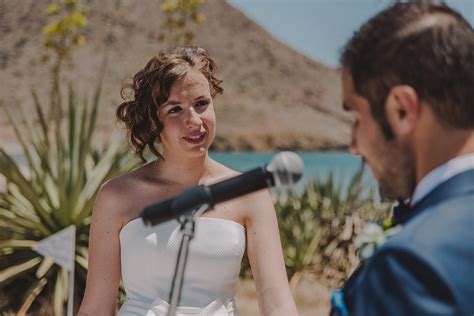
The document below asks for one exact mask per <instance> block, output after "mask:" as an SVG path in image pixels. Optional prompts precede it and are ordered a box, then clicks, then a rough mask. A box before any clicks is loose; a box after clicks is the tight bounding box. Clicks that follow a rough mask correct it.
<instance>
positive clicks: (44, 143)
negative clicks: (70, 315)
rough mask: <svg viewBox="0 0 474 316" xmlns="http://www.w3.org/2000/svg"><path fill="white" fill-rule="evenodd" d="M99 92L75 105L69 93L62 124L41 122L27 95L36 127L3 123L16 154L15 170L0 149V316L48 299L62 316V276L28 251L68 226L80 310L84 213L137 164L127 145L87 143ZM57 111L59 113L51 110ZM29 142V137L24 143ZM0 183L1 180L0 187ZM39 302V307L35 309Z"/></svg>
mask: <svg viewBox="0 0 474 316" xmlns="http://www.w3.org/2000/svg"><path fill="white" fill-rule="evenodd" d="M100 90H101V85H100V84H99V85H97V89H96V91H95V94H94V96H93V98H92V104H90V101H88V98H87V97H84V98H83V99H81V100H78V98H77V97H76V94H75V93H74V91H73V89H72V88H71V87H70V88H69V97H68V102H67V106H66V107H67V111H66V116H65V118H64V119H62V118H61V117H60V115H58V113H59V111H54V113H56V115H55V116H54V117H53V118H52V121H47V120H46V118H45V115H44V113H43V110H42V108H43V107H42V106H41V104H40V102H39V100H38V98H37V96H36V94H35V93H34V92H33V100H34V104H35V109H36V119H34V120H31V119H30V118H29V117H27V116H26V115H24V114H23V113H22V120H23V121H24V123H23V124H20V123H17V121H16V120H14V119H13V118H12V117H11V116H10V115H9V114H8V113H6V115H7V116H8V118H9V123H10V125H11V126H12V128H13V129H14V131H15V134H16V137H17V140H18V142H19V144H21V146H22V151H23V156H24V158H25V162H24V163H23V165H21V164H19V163H18V162H17V161H15V160H14V159H13V157H12V156H11V155H9V154H8V153H6V152H5V150H4V149H3V148H0V180H3V182H4V184H5V185H4V187H3V188H1V189H0V191H1V192H0V284H1V287H0V297H3V298H4V299H5V298H6V302H5V301H4V302H3V305H4V306H3V307H2V306H0V308H1V309H2V310H3V311H5V310H18V311H20V313H19V314H21V313H25V312H26V311H28V310H31V309H32V308H30V307H31V306H32V305H34V308H36V312H35V314H38V313H39V312H38V308H39V307H40V305H44V302H47V301H48V300H51V299H52V303H50V305H53V306H54V314H55V315H63V314H64V313H63V308H64V303H65V300H66V296H67V290H66V287H67V273H66V271H65V270H63V269H62V268H60V267H59V266H57V265H56V264H53V262H52V261H51V260H49V259H46V258H43V257H42V256H41V255H39V254H37V253H36V252H34V251H33V250H31V247H32V246H33V245H34V244H35V243H36V242H37V241H39V240H42V239H44V238H46V237H48V236H50V235H52V234H54V233H56V232H58V231H60V230H62V229H63V228H66V227H68V226H69V225H76V253H75V264H76V267H75V271H76V272H75V281H76V282H75V283H76V286H75V287H76V296H77V298H76V299H75V300H74V301H75V303H76V304H78V303H79V302H80V299H78V298H79V297H82V292H83V289H84V285H85V278H86V270H87V256H88V255H87V254H88V252H87V246H88V235H89V224H90V219H91V211H92V207H93V203H94V199H95V196H96V193H97V191H98V189H99V187H100V185H101V184H102V183H103V182H104V181H105V180H106V179H108V178H111V177H113V176H115V175H117V174H118V173H121V172H125V171H128V170H130V169H131V168H133V167H134V166H135V165H136V164H137V160H136V159H134V158H133V157H131V156H129V155H128V149H127V147H128V146H126V142H124V141H123V140H121V138H119V137H111V138H110V139H109V141H108V142H107V144H103V145H102V146H100V145H97V141H94V137H93V136H94V131H95V127H96V118H97V111H98V105H99V99H100ZM58 106H61V105H58ZM25 135H28V137H25ZM1 177H3V178H4V179H1ZM38 301H39V302H43V304H38V303H35V302H38Z"/></svg>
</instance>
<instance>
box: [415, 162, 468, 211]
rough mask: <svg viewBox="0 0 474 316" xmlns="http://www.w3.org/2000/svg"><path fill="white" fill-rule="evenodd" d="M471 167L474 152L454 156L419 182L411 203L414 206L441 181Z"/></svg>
mask: <svg viewBox="0 0 474 316" xmlns="http://www.w3.org/2000/svg"><path fill="white" fill-rule="evenodd" d="M470 169H474V153H471V154H466V155H463V156H459V157H456V158H453V159H451V160H449V161H448V162H446V163H444V164H442V165H441V166H439V167H436V168H435V169H433V170H431V171H430V172H429V173H428V174H427V175H426V176H425V177H424V178H423V179H421V181H420V183H418V185H417V186H416V188H415V192H414V193H413V197H412V199H411V202H410V204H411V205H412V206H414V205H415V204H416V203H418V202H420V201H421V199H423V198H424V197H425V196H427V195H428V193H430V192H431V191H432V190H433V189H434V188H436V187H437V186H438V185H440V184H441V183H443V182H445V181H446V180H448V179H450V178H452V177H454V176H455V175H457V174H459V173H461V172H464V171H467V170H470Z"/></svg>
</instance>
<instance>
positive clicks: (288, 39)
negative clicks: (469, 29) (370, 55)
mask: <svg viewBox="0 0 474 316" xmlns="http://www.w3.org/2000/svg"><path fill="white" fill-rule="evenodd" d="M229 2H230V3H231V4H232V5H233V6H234V7H236V8H238V9H240V10H241V11H243V12H244V13H245V15H247V16H248V17H249V18H251V19H252V20H254V21H255V22H257V23H258V24H260V25H261V26H263V27H264V28H265V29H266V30H267V31H269V32H270V33H271V34H272V35H273V36H274V37H275V38H277V39H279V40H280V41H282V42H284V43H286V44H287V45H289V46H291V47H293V48H294V49H296V50H297V51H299V52H301V53H303V54H305V55H306V56H308V57H310V58H312V59H315V60H317V61H319V62H322V63H324V64H326V65H329V66H333V67H337V66H338V58H339V52H340V50H341V48H342V47H343V46H344V44H345V43H346V41H347V40H348V39H349V38H350V36H351V35H352V34H353V32H354V31H356V30H357V29H358V28H359V27H360V26H361V25H362V23H364V22H365V21H367V20H368V19H369V18H370V17H371V16H373V15H374V14H376V13H377V12H379V11H381V10H383V9H384V8H386V7H387V6H388V5H389V4H390V3H391V2H390V1H387V0H229ZM445 2H446V3H447V4H448V5H450V6H451V7H453V8H454V9H456V10H457V11H459V12H460V13H461V14H462V15H463V16H464V17H465V18H467V20H468V21H469V22H470V23H471V25H474V0H447V1H445Z"/></svg>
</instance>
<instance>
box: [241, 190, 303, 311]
mask: <svg viewBox="0 0 474 316" xmlns="http://www.w3.org/2000/svg"><path fill="white" fill-rule="evenodd" d="M244 201H245V204H246V205H247V206H246V211H245V213H246V229H247V253H248V256H249V261H250V266H251V268H252V274H253V278H254V280H255V285H256V288H257V299H258V305H259V309H260V313H261V314H262V315H264V316H270V315H271V316H276V315H281V316H293V315H298V311H297V309H296V305H295V302H294V300H293V297H292V295H291V292H290V288H289V285H288V278H287V276H286V269H285V263H284V261H283V251H282V248H281V241H280V233H279V230H278V222H277V218H276V213H275V208H274V206H273V201H272V198H271V196H270V194H269V192H268V190H262V191H259V192H257V193H254V194H252V195H249V196H248V197H246V198H244Z"/></svg>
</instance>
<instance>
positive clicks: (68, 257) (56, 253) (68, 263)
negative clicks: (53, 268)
mask: <svg viewBox="0 0 474 316" xmlns="http://www.w3.org/2000/svg"><path fill="white" fill-rule="evenodd" d="M75 248H76V226H74V225H71V226H69V227H67V228H65V229H63V230H61V231H59V232H57V233H56V234H54V235H51V236H49V237H47V238H45V239H43V240H41V241H38V242H37V243H36V244H35V245H34V246H33V247H32V249H33V250H34V251H36V252H38V253H39V254H41V255H43V256H45V257H48V258H51V259H53V260H54V262H56V263H57V264H59V265H60V266H61V267H63V268H65V269H67V270H69V271H73V269H74V255H75V253H76V249H75Z"/></svg>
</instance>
